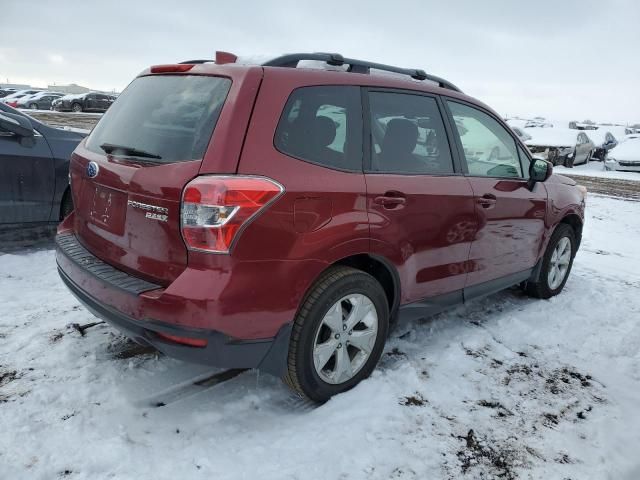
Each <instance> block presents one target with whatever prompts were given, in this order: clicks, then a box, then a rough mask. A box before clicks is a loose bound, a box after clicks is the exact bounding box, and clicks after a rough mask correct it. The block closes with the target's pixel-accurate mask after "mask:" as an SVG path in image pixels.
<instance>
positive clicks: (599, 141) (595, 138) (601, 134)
mask: <svg viewBox="0 0 640 480" xmlns="http://www.w3.org/2000/svg"><path fill="white" fill-rule="evenodd" d="M583 132H584V133H585V134H586V135H587V137H589V139H590V140H591V141H592V142H593V143H594V144H595V145H596V146H598V147H601V146H602V145H604V143H605V141H606V138H605V137H606V135H607V133H611V132H610V131H609V129H608V128H606V127H601V128H598V129H597V130H583ZM611 135H613V133H611ZM613 136H614V137H615V135H613Z"/></svg>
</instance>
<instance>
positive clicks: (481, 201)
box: [476, 193, 496, 208]
mask: <svg viewBox="0 0 640 480" xmlns="http://www.w3.org/2000/svg"><path fill="white" fill-rule="evenodd" d="M476 203H477V204H478V205H480V206H481V207H482V208H493V207H495V206H496V196H495V195H493V194H491V193H485V194H484V195H483V196H481V197H479V198H477V199H476Z"/></svg>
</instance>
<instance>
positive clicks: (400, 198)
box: [373, 192, 407, 208]
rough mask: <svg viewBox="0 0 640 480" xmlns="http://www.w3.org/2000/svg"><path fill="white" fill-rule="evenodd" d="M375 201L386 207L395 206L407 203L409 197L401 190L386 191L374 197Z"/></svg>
mask: <svg viewBox="0 0 640 480" xmlns="http://www.w3.org/2000/svg"><path fill="white" fill-rule="evenodd" d="M373 201H374V202H375V203H377V204H378V205H382V206H383V207H384V208H395V207H398V206H400V205H404V204H405V203H407V199H406V198H405V196H404V195H403V194H402V193H400V192H386V193H385V194H384V195H381V196H379V197H376V198H374V200H373Z"/></svg>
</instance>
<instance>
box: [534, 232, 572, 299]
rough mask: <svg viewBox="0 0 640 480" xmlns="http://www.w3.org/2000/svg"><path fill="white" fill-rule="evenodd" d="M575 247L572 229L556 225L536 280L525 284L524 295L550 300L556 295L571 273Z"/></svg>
mask: <svg viewBox="0 0 640 480" xmlns="http://www.w3.org/2000/svg"><path fill="white" fill-rule="evenodd" d="M576 247H577V242H576V236H575V232H574V230H573V228H572V227H571V226H570V225H567V224H566V223H561V224H560V225H558V226H557V227H556V229H555V231H554V232H553V235H551V239H550V240H549V244H548V245H547V250H546V251H545V253H544V256H543V257H542V266H541V268H540V273H539V275H538V280H537V281H527V282H526V285H525V291H526V293H527V294H528V295H530V296H532V297H536V298H551V297H553V296H555V295H558V294H559V293H560V292H561V291H562V289H563V288H564V285H565V283H567V279H568V278H569V274H570V273H571V267H572V266H573V259H574V257H575V255H576V250H577V248H576ZM567 249H569V250H567ZM554 271H555V274H554V273H553V272H554ZM557 275H562V277H560V278H558V277H557Z"/></svg>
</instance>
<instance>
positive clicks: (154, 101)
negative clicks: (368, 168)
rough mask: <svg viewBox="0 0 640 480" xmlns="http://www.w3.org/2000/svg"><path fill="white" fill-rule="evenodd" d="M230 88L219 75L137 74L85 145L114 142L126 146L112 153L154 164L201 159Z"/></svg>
mask: <svg viewBox="0 0 640 480" xmlns="http://www.w3.org/2000/svg"><path fill="white" fill-rule="evenodd" d="M230 87H231V80H229V79H226V78H219V77H205V76H195V75H152V76H147V77H139V78H137V79H136V80H134V81H133V82H132V83H131V84H130V85H129V86H128V87H127V88H126V89H125V90H124V91H123V92H122V93H121V94H120V95H119V96H118V100H117V101H116V102H115V103H114V104H113V105H112V106H111V107H110V108H109V110H107V112H106V113H105V114H104V117H103V118H102V119H101V120H100V122H98V125H96V127H95V128H94V129H93V132H91V135H90V136H89V139H88V140H87V148H88V149H89V150H91V151H92V152H96V153H104V150H103V149H102V148H101V145H105V144H106V145H111V146H114V145H115V146H119V147H123V148H122V149H121V150H113V151H114V154H119V155H122V156H127V157H140V159H141V160H151V161H153V163H173V162H180V161H188V160H199V159H202V157H203V156H204V152H205V150H206V149H207V145H208V144H209V140H210V139H211V135H212V133H213V130H214V128H215V126H216V123H217V121H218V117H219V116H220V111H221V110H222V107H223V105H224V101H225V99H226V98H227V93H229V88H230ZM140 152H144V153H146V154H150V155H151V156H150V157H148V158H143V157H144V155H141V154H140ZM156 157H159V158H156Z"/></svg>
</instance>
